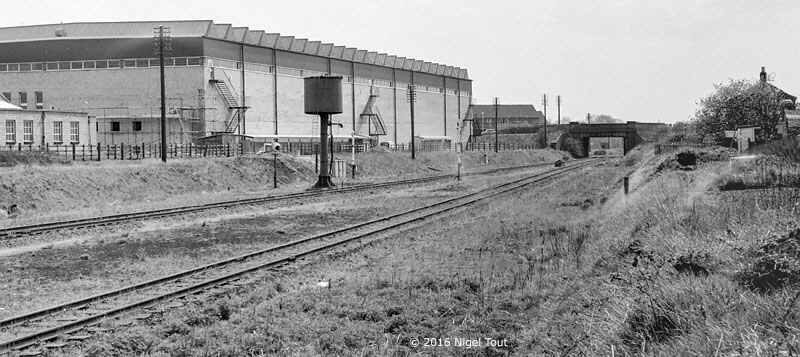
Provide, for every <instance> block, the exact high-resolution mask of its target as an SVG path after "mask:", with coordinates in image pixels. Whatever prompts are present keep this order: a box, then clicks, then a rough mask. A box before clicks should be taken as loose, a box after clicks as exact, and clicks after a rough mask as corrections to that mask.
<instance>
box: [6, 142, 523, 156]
mask: <svg viewBox="0 0 800 357" xmlns="http://www.w3.org/2000/svg"><path fill="white" fill-rule="evenodd" d="M278 144H279V145H280V151H282V152H289V153H293V154H297V155H316V154H318V153H319V152H320V150H319V149H320V148H319V143H316V142H308V141H307V142H291V141H287V142H278ZM382 147H383V148H385V149H386V150H389V151H395V152H410V151H411V150H412V148H411V145H410V144H398V145H391V146H386V145H384V146H382ZM373 148H375V146H374V145H372V144H370V143H365V144H356V145H355V146H353V145H352V144H350V143H347V142H334V143H331V144H330V148H329V150H331V151H332V152H333V153H350V152H352V151H355V152H356V153H362V152H365V151H369V150H372V149H373ZM459 148H461V150H462V151H494V150H495V145H494V143H461V144H459V143H447V142H444V143H442V142H434V143H431V142H423V143H418V144H416V145H415V147H414V150H415V151H418V152H436V151H458V150H459ZM535 148H536V146H535V145H522V144H511V143H500V144H499V145H498V146H497V151H518V150H531V149H535ZM267 151H270V152H271V151H272V143H263V142H241V143H236V144H204V145H196V144H174V145H168V146H167V150H166V154H167V159H183V158H202V157H233V156H241V155H244V154H251V153H259V152H262V153H263V152H267ZM0 152H19V153H30V152H35V153H46V154H53V155H60V156H63V157H65V158H67V159H71V160H73V161H102V160H144V159H159V158H161V145H160V144H145V143H142V144H138V145H131V144H114V145H103V144H94V145H86V144H62V145H50V144H45V145H33V144H21V143H18V144H11V145H5V146H0Z"/></svg>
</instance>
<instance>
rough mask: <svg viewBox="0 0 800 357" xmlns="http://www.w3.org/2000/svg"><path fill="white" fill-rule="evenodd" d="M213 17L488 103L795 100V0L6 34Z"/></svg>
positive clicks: (599, 4)
mask: <svg viewBox="0 0 800 357" xmlns="http://www.w3.org/2000/svg"><path fill="white" fill-rule="evenodd" d="M189 19H202V20H214V22H216V23H231V24H233V25H234V26H247V27H249V28H250V29H254V30H266V31H267V32H280V33H281V34H285V35H291V36H295V37H298V38H308V39H311V40H319V41H323V42H332V43H335V44H337V45H346V46H350V47H358V48H360V49H366V50H370V51H378V52H386V53H389V54H395V55H399V56H405V57H413V58H416V59H421V60H425V61H430V62H438V63H443V64H447V65H452V66H459V67H462V68H467V69H468V70H469V75H470V77H471V78H472V79H473V80H474V82H473V89H474V94H473V96H474V97H476V98H477V102H478V103H479V104H489V103H490V102H491V100H492V98H493V97H499V98H500V102H501V103H505V104H525V103H529V104H534V105H535V106H536V108H537V109H540V110H541V109H542V108H541V97H542V94H543V93H548V94H549V95H550V97H551V99H550V103H551V104H550V106H549V107H548V118H549V119H551V120H555V118H556V115H555V113H556V108H555V95H556V94H560V95H561V96H562V98H563V105H562V110H561V113H562V117H564V116H566V117H571V118H572V119H574V120H577V119H583V118H585V117H586V113H587V112H590V113H593V114H609V115H612V116H614V117H617V118H620V119H623V120H636V121H650V122H656V121H661V122H675V121H679V120H686V119H687V118H689V117H690V116H691V115H692V114H693V113H694V111H695V108H696V103H697V101H699V99H700V98H701V97H703V96H705V95H707V94H709V93H711V92H712V91H713V84H714V83H721V82H727V80H728V79H729V78H734V79H740V78H748V79H756V78H758V72H759V71H760V69H761V66H765V67H766V68H767V72H768V73H770V74H771V75H774V76H775V82H774V83H775V84H776V85H777V86H779V87H781V88H782V89H784V90H785V91H787V92H789V93H791V94H794V95H798V94H800V61H798V56H799V55H800V52H798V51H797V46H798V39H797V37H796V36H797V34H798V33H800V1H792V0H772V1H750V0H716V1H675V0H670V1H642V0H618V1H617V0H615V1H596V0H594V1H593V0H585V1H584V0H581V1H569V0H546V1H522V0H517V1H508V0H493V1H489V0H484V1H473V0H457V1H447V0H438V1H437V0H424V1H423V0H405V1H380V0H372V1H367V0H337V1H310V0H292V1H240V0H225V1H221V0H214V1H210V0H192V1H185V0H171V1H164V0H162V1H154V0H136V1H126V2H121V1H113V2H112V1H63V0H59V1H53V0H38V1H16V2H13V5H11V4H4V9H3V11H2V12H0V27H6V26H18V25H35V24H46V23H58V22H78V21H131V20H189Z"/></svg>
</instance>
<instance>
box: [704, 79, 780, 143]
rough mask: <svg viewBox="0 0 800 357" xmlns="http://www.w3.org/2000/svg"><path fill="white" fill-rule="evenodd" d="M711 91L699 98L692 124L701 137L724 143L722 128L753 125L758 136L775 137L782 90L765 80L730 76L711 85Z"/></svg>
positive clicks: (763, 138) (770, 138) (732, 128)
mask: <svg viewBox="0 0 800 357" xmlns="http://www.w3.org/2000/svg"><path fill="white" fill-rule="evenodd" d="M714 89H715V92H714V93H712V94H710V95H709V96H708V97H706V98H703V99H701V100H700V103H699V108H698V109H697V111H696V112H695V116H694V126H695V130H696V132H697V134H698V136H699V137H700V138H701V139H702V140H713V141H714V142H716V143H718V144H724V143H726V142H728V141H729V140H730V139H727V138H725V130H736V127H738V126H745V125H755V126H758V127H760V128H761V134H760V137H759V138H758V139H760V140H773V139H775V138H776V137H777V135H778V132H777V127H778V125H779V123H780V121H781V118H782V104H781V100H782V99H786V96H788V95H787V94H786V93H784V92H783V91H781V90H780V89H778V88H776V87H775V86H773V85H771V84H769V83H767V82H766V81H757V82H753V81H749V80H730V82H729V83H727V84H716V85H714Z"/></svg>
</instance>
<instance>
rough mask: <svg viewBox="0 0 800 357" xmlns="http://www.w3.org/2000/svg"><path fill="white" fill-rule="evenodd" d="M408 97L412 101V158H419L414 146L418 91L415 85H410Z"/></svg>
mask: <svg viewBox="0 0 800 357" xmlns="http://www.w3.org/2000/svg"><path fill="white" fill-rule="evenodd" d="M406 99H407V100H408V102H409V103H411V160H414V159H416V158H417V156H416V153H415V148H414V102H416V101H417V91H416V89H415V88H414V85H409V86H408V90H407V91H406Z"/></svg>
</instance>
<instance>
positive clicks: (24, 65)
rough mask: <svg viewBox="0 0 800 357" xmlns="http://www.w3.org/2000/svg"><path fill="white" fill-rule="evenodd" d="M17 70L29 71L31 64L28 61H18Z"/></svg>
mask: <svg viewBox="0 0 800 357" xmlns="http://www.w3.org/2000/svg"><path fill="white" fill-rule="evenodd" d="M19 70H20V71H22V72H30V71H31V64H30V63H20V64H19Z"/></svg>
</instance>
